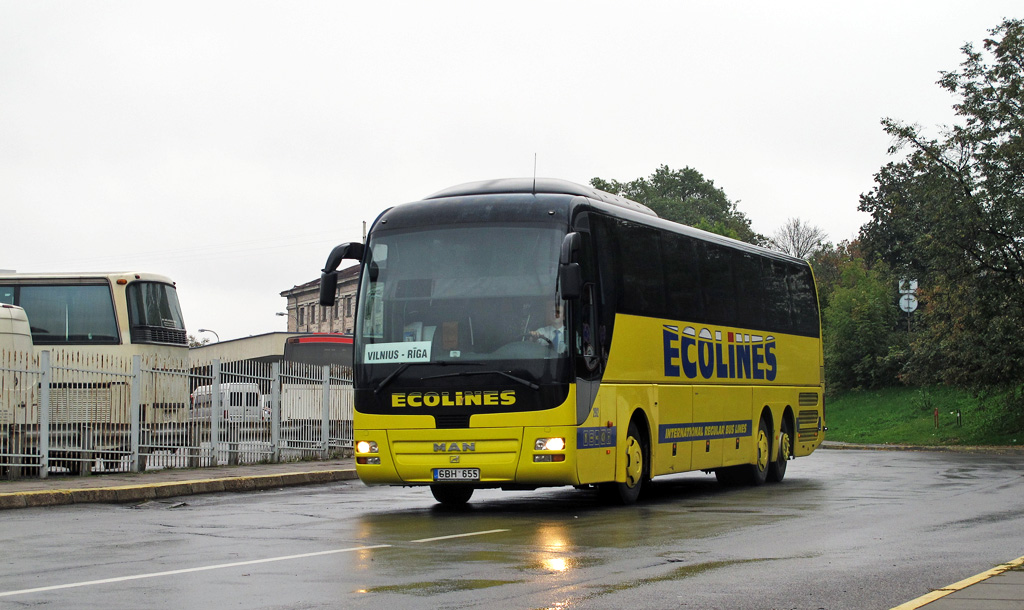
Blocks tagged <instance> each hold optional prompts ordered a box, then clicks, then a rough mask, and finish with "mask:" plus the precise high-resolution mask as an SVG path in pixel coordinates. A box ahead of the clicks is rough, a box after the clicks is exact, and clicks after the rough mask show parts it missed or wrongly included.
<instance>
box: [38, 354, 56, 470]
mask: <svg viewBox="0 0 1024 610" xmlns="http://www.w3.org/2000/svg"><path fill="white" fill-rule="evenodd" d="M39 372H40V375H39V478H40V479H45V478H46V476H47V475H48V474H49V473H50V382H51V381H52V380H53V371H52V369H51V368H50V351H49V350H45V351H42V352H39Z"/></svg>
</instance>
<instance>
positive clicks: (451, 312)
mask: <svg viewBox="0 0 1024 610" xmlns="http://www.w3.org/2000/svg"><path fill="white" fill-rule="evenodd" d="M564 234H565V230H564V229H561V230H560V229H559V228H557V227H552V226H543V225H536V224H519V225H517V224H512V225H510V224H501V225H500V226H496V225H476V224H466V225H455V226H452V225H448V226H446V227H428V228H425V229H421V230H408V231H392V232H387V231H378V232H376V233H375V234H374V235H373V237H372V239H371V241H370V244H369V248H370V254H369V256H368V257H367V260H366V261H365V263H364V264H365V265H366V267H365V268H364V270H363V280H362V281H363V284H362V288H361V291H360V299H361V300H362V302H361V303H360V309H359V311H360V316H359V320H358V323H357V329H356V332H357V334H358V335H359V337H360V339H361V345H362V352H361V353H359V354H356V359H357V360H356V362H357V365H358V364H361V365H363V366H372V365H377V364H403V363H435V364H438V363H440V364H446V365H447V364H456V363H470V362H472V363H477V364H481V363H483V364H486V363H487V361H492V362H491V364H492V365H493V367H500V365H498V364H497V363H496V362H493V361H503V362H506V363H508V366H511V367H514V368H523V367H525V368H527V369H533V373H532V374H531V376H537V377H540V376H544V373H543V372H542V371H541V370H540V369H547V370H549V371H550V370H551V369H553V366H554V365H553V364H547V365H545V364H543V363H544V362H549V363H551V362H553V361H557V360H560V359H562V357H563V356H565V355H566V353H567V346H566V342H565V339H564V326H563V320H564V317H563V316H564V312H565V308H564V303H563V302H562V301H561V300H560V299H559V298H558V294H557V292H556V290H557V282H556V278H557V271H558V252H559V246H560V244H561V240H562V238H563V236H564ZM496 245H497V246H498V247H495V246H496ZM528 362H532V363H533V365H532V366H531V365H528V364H527V363H528ZM375 368H376V369H377V370H376V371H375V372H374V373H373V374H372V375H371V377H378V376H381V375H386V374H388V372H387V371H386V370H382V368H383V367H375ZM388 368H394V367H388ZM534 380H536V379H534Z"/></svg>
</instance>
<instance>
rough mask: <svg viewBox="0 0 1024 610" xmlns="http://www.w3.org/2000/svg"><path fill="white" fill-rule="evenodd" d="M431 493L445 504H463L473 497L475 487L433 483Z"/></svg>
mask: <svg viewBox="0 0 1024 610" xmlns="http://www.w3.org/2000/svg"><path fill="white" fill-rule="evenodd" d="M430 493H431V494H433V495H434V499H435V500H437V501H438V502H440V503H441V504H443V505H445V506H462V505H464V504H465V503H466V502H469V499H470V498H471V497H473V488H472V487H470V486H469V485H431V486H430Z"/></svg>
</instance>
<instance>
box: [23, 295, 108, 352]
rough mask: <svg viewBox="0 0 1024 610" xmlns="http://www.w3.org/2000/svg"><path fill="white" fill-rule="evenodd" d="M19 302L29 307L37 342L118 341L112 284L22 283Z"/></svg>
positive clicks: (48, 343) (34, 336)
mask: <svg viewBox="0 0 1024 610" xmlns="http://www.w3.org/2000/svg"><path fill="white" fill-rule="evenodd" d="M18 293H19V294H18V305H21V307H22V308H24V309H25V314H26V315H27V316H28V320H29V324H30V325H31V326H32V340H33V341H34V342H35V344H36V345H59V344H62V343H68V344H70V343H86V344H88V343H99V344H114V345H116V344H118V343H120V339H119V337H118V332H117V320H116V318H115V317H114V303H113V300H112V299H111V297H110V287H109V286H107V285H106V284H102V285H95V286H21V287H20V288H19V289H18Z"/></svg>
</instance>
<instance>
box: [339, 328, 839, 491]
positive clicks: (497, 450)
mask: <svg viewBox="0 0 1024 610" xmlns="http://www.w3.org/2000/svg"><path fill="white" fill-rule="evenodd" d="M688 329H689V330H688ZM690 331H692V337H691V335H690V334H687V333H688V332H690ZM691 338H692V341H691V340H690V339H691ZM755 350H756V351H755ZM821 354H822V351H821V341H820V340H819V339H817V338H812V337H802V336H795V335H782V334H777V333H776V334H772V333H765V332H761V331H749V330H745V329H738V328H728V327H721V326H709V325H698V324H688V323H685V322H677V321H671V320H660V319H655V318H643V317H637V316H629V315H621V314H620V315H618V316H616V319H615V339H614V341H613V344H612V350H611V352H610V354H609V359H608V366H607V368H606V370H605V373H604V377H603V380H602V382H601V385H600V388H599V390H598V392H597V395H596V397H595V399H594V401H593V404H591V405H582V406H581V407H580V409H579V411H582V408H588V412H587V415H586V417H585V419H584V421H583V422H582V423H581V424H580V425H578V426H577V425H576V418H577V412H578V409H577V404H576V403H577V394H576V386H575V384H573V385H571V386H570V391H569V395H568V397H567V399H566V401H565V402H564V403H563V404H561V405H558V406H556V407H554V408H552V409H546V410H542V411H525V412H513V413H488V414H476V415H473V416H472V417H471V419H470V427H469V428H466V429H456V430H449V429H435V428H434V418H433V417H432V412H431V411H430V410H429V408H426V407H423V408H421V412H418V413H412V414H401V415H373V414H364V413H359V412H356V414H355V429H356V436H355V440H356V442H357V443H358V442H359V441H360V440H372V441H376V442H377V444H378V447H379V453H378V454H374V457H379V458H380V464H359V463H358V462H359V460H358V459H357V465H356V470H357V472H358V474H359V477H360V479H362V480H363V481H364V482H366V483H368V484H399V485H401V484H413V485H416V484H430V483H433V482H434V481H433V470H434V469H435V468H452V467H460V468H480V476H481V478H480V481H479V482H477V483H476V484H478V485H481V486H502V485H506V486H511V485H522V486H545V485H585V484H593V483H603V482H612V481H615V482H624V481H625V480H626V464H625V459H624V456H625V448H626V444H627V437H628V426H629V423H630V421H631V419H632V418H633V416H634V415H635V414H636V413H637V412H640V413H642V415H643V417H642V419H641V421H642V422H643V423H644V429H643V430H640V431H639V434H640V435H641V436H643V437H644V440H645V441H646V442H647V443H648V447H649V448H650V462H651V471H650V472H651V475H652V476H657V475H665V474H673V473H680V472H687V471H691V470H713V469H715V468H721V467H725V466H732V465H739V464H749V463H752V462H753V461H754V460H755V458H756V446H755V438H756V435H757V428H758V425H759V422H760V421H761V418H762V416H764V417H765V418H766V420H767V421H768V426H769V428H770V430H769V435H770V437H771V438H772V441H771V444H772V455H771V458H772V459H773V460H774V459H777V456H778V447H779V442H778V440H779V435H780V432H781V426H782V422H783V421H784V420H786V419H788V420H790V421H791V422H792V428H791V429H790V435H791V440H792V445H793V454H794V456H804V455H808V454H810V453H811V452H812V451H814V450H815V449H816V448H817V447H818V446H819V445H820V444H821V442H822V441H823V440H824V396H823V392H824V389H823V388H824V385H823V379H822V355H821ZM744 358H746V362H741V360H743V359H744ZM687 370H689V372H693V371H694V370H696V371H697V374H696V375H695V376H693V377H688V376H686V372H687ZM755 377H760V378H755ZM551 437H563V438H565V442H566V448H565V450H564V451H561V452H545V451H536V450H534V442H535V441H536V439H538V438H551ZM550 453H557V454H561V455H563V456H564V461H559V462H554V461H537V459H545V458H536V457H535V456H538V455H541V456H543V455H544V454H550ZM356 455H357V458H359V457H361V456H362V455H363V454H359V453H357V454H356Z"/></svg>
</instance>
